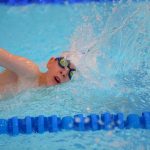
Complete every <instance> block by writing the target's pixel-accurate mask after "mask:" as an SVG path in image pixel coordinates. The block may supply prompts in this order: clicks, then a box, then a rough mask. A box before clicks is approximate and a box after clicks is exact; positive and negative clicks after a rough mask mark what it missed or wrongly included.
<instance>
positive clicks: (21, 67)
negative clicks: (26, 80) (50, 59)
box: [0, 48, 39, 77]
mask: <svg viewBox="0 0 150 150" xmlns="http://www.w3.org/2000/svg"><path fill="white" fill-rule="evenodd" d="M0 66H2V67H4V68H6V69H8V70H11V71H13V72H15V73H16V74H17V75H19V76H22V77H36V76H37V74H38V73H39V68H38V66H37V65H36V64H34V63H33V62H32V61H30V60H28V59H26V58H23V57H20V56H15V55H13V54H11V53H9V52H7V51H6V50H4V49H2V48H0Z"/></svg>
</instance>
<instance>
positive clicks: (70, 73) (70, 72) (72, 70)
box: [68, 68, 76, 80]
mask: <svg viewBox="0 0 150 150" xmlns="http://www.w3.org/2000/svg"><path fill="white" fill-rule="evenodd" d="M74 71H76V69H71V68H70V71H69V74H68V75H69V79H70V80H71V78H72V76H73V72H74Z"/></svg>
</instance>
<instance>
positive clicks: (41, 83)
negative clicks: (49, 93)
mask: <svg viewBox="0 0 150 150" xmlns="http://www.w3.org/2000/svg"><path fill="white" fill-rule="evenodd" d="M46 79H47V72H44V73H43V72H40V75H39V79H38V85H39V86H46V85H47V80H46Z"/></svg>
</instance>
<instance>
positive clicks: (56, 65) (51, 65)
mask: <svg viewBox="0 0 150 150" xmlns="http://www.w3.org/2000/svg"><path fill="white" fill-rule="evenodd" d="M47 69H48V71H47V85H48V86H49V85H56V84H60V83H64V82H67V81H69V80H71V78H72V76H73V74H74V72H75V71H76V69H75V66H74V65H73V64H72V63H71V62H70V61H69V60H67V59H65V58H64V57H58V58H55V57H52V58H51V59H50V60H49V61H48V63H47Z"/></svg>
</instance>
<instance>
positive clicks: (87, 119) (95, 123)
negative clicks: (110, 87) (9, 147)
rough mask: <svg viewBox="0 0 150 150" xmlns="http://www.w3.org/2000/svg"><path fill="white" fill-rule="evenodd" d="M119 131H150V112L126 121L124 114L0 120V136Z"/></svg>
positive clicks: (130, 115)
mask: <svg viewBox="0 0 150 150" xmlns="http://www.w3.org/2000/svg"><path fill="white" fill-rule="evenodd" d="M115 128H119V129H131V128H134V129H150V112H143V113H142V115H141V116H138V115H137V114H129V115H128V116H127V118H126V119H124V115H123V113H117V114H110V113H109V112H107V113H104V114H101V115H98V114H91V115H88V116H84V115H83V114H77V115H75V116H74V117H72V116H65V117H62V118H60V117H58V116H56V115H53V116H48V117H45V116H43V115H40V116H37V117H30V116H26V117H25V118H24V119H18V117H12V118H10V119H0V134H8V135H12V136H16V135H18V134H19V133H21V134H31V133H40V134H42V133H44V132H46V131H48V132H58V131H62V130H75V131H89V130H92V131H96V130H106V131H107V130H113V129H115Z"/></svg>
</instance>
